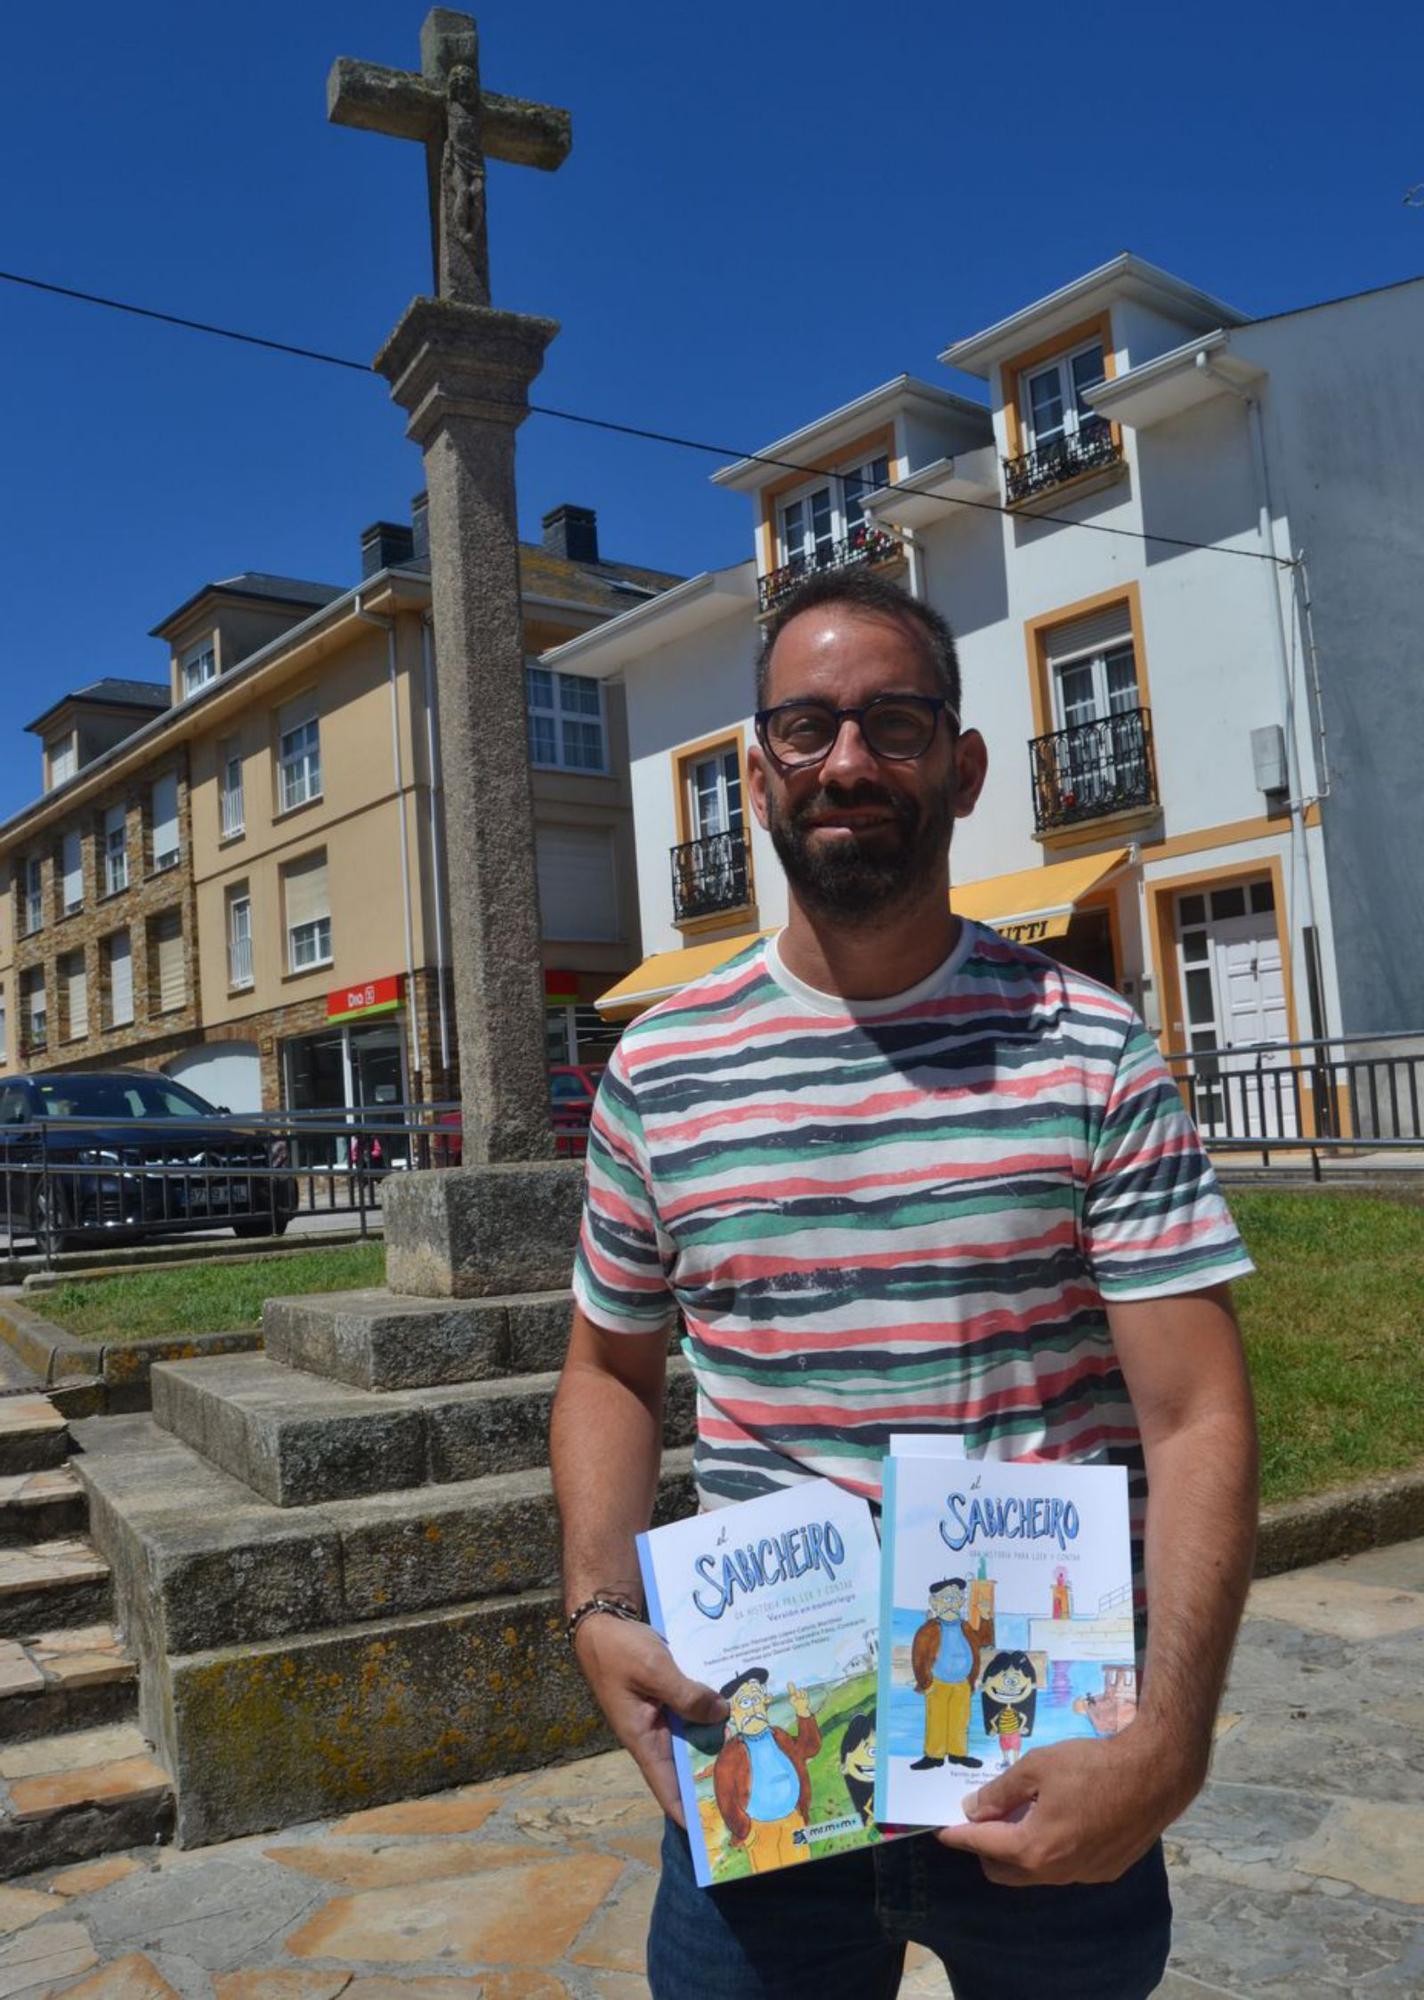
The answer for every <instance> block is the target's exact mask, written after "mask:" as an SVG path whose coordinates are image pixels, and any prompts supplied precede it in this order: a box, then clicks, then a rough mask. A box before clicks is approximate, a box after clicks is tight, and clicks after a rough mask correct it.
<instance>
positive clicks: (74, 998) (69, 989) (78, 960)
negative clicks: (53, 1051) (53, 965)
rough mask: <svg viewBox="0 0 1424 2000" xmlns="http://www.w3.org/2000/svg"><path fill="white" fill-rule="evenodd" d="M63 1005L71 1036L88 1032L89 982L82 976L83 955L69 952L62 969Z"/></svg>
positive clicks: (77, 952) (80, 952)
mask: <svg viewBox="0 0 1424 2000" xmlns="http://www.w3.org/2000/svg"><path fill="white" fill-rule="evenodd" d="M64 1005H65V1012H66V1013H67V1015H68V1016H69V1032H70V1034H71V1035H87V1034H88V1032H89V982H88V980H87V979H86V978H85V976H84V954H83V952H82V951H76V952H71V953H70V955H69V957H68V959H67V960H66V961H65V967H64Z"/></svg>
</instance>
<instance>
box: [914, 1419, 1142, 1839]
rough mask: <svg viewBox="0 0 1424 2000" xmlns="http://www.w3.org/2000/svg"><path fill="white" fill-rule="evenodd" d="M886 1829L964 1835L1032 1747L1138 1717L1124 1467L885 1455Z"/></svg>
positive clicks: (1111, 1729) (1107, 1729) (917, 1451)
mask: <svg viewBox="0 0 1424 2000" xmlns="http://www.w3.org/2000/svg"><path fill="white" fill-rule="evenodd" d="M884 1493H885V1503H884V1520H883V1535H884V1547H883V1553H882V1567H881V1613H880V1671H879V1703H878V1714H879V1759H878V1769H877V1777H876V1795H875V1812H876V1816H877V1818H878V1819H881V1820H894V1821H898V1822H901V1823H905V1822H914V1823H917V1824H919V1825H922V1826H923V1825H933V1826H954V1825H958V1824H960V1823H961V1822H962V1821H963V1819H964V1812H963V1808H962V1805H961V1800H962V1799H963V1797H964V1794H965V1793H966V1792H970V1791H973V1790H975V1789H976V1788H977V1787H978V1786H979V1785H981V1784H984V1783H986V1782H987V1780H988V1779H990V1778H992V1777H995V1776H997V1775H998V1773H999V1772H1000V1771H1004V1770H1007V1769H1008V1768H1009V1766H1010V1765H1011V1764H1013V1763H1015V1762H1016V1761H1017V1760H1018V1758H1019V1757H1021V1756H1022V1755H1023V1754H1024V1753H1025V1752H1026V1751H1027V1750H1030V1749H1033V1748H1037V1747H1040V1746H1042V1745H1044V1744H1049V1743H1060V1742H1063V1741H1065V1740H1066V1739H1068V1738H1070V1737H1075V1736H1111V1735H1115V1734H1116V1733H1117V1731H1118V1730H1119V1729H1122V1728H1124V1727H1125V1726H1126V1725H1127V1723H1129V1722H1130V1721H1131V1720H1132V1718H1133V1716H1134V1714H1135V1713H1136V1706H1137V1672H1136V1658H1135V1652H1134V1645H1133V1623H1132V1558H1131V1549H1130V1545H1129V1540H1128V1511H1127V1474H1126V1472H1124V1471H1123V1469H1122V1468H1121V1467H1120V1466H1096V1465H1095V1466H1082V1465H1063V1464H1056V1463H1054V1464H1014V1463H1012V1462H1009V1461H1003V1460H988V1459H963V1458H948V1457H945V1456H942V1455H941V1456H929V1455H926V1454H925V1453H924V1452H923V1450H922V1448H921V1447H919V1446H918V1445H916V1446H915V1447H914V1448H913V1455H912V1456H910V1455H907V1456H904V1457H898V1456H897V1457H893V1458H889V1459H887V1460H886V1461H885V1486H884Z"/></svg>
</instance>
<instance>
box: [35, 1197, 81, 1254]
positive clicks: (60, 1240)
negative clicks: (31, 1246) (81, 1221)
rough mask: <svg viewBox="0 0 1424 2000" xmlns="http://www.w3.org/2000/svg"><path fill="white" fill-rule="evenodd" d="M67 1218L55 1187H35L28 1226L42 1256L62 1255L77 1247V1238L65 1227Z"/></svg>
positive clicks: (62, 1198) (62, 1201) (62, 1202)
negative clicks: (32, 1207)
mask: <svg viewBox="0 0 1424 2000" xmlns="http://www.w3.org/2000/svg"><path fill="white" fill-rule="evenodd" d="M67 1220H68V1212H67V1210H66V1208H65V1205H64V1197H63V1195H62V1194H60V1193H59V1192H58V1190H57V1189H52V1188H48V1187H44V1186H43V1185H41V1186H40V1187H37V1188H36V1189H35V1201H34V1209H33V1212H32V1214H31V1218H30V1228H31V1230H32V1232H33V1234H34V1239H35V1248H36V1249H37V1250H38V1251H39V1253H40V1255H41V1256H42V1257H62V1256H63V1255H64V1253H65V1251H66V1250H73V1249H75V1248H77V1246H78V1241H79V1239H78V1237H77V1236H75V1234H74V1232H73V1231H72V1230H70V1229H67V1228H66V1227H65V1224H66V1222H67Z"/></svg>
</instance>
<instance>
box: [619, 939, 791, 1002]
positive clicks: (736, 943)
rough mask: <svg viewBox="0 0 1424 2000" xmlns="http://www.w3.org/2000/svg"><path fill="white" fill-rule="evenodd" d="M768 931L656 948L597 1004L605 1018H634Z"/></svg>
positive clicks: (725, 960)
mask: <svg viewBox="0 0 1424 2000" xmlns="http://www.w3.org/2000/svg"><path fill="white" fill-rule="evenodd" d="M765 935H766V933H765V932H764V931H746V932H744V933H743V934H742V936H740V937H724V938H714V939H713V940H712V941H711V942H710V943H708V944H690V945H685V946H684V947H683V949H682V950H681V951H655V952H654V953H653V954H652V956H651V958H645V959H644V960H643V963H642V964H641V965H640V966H639V967H638V969H637V971H636V972H630V973H629V974H628V976H627V978H626V979H620V980H619V982H618V984H617V985H616V986H610V987H609V989H608V991H607V992H606V993H600V994H599V996H598V999H597V1001H596V1002H595V1003H594V1004H595V1005H596V1006H597V1008H598V1011H599V1013H600V1014H601V1015H602V1016H603V1018H604V1020H605V1021H628V1020H631V1019H632V1017H633V1016H634V1015H635V1014H641V1013H642V1011H643V1009H644V1008H645V1007H651V1006H652V1004H653V1002H654V1001H655V1000H666V999H667V997H668V995H669V994H670V993H680V992H681V991H682V989H683V987H684V986H690V985H691V984H692V982H693V980H694V979H700V978H701V977H702V975H703V973H704V972H715V971H716V970H717V967H718V966H719V965H725V964H726V963H727V961H728V959H730V958H735V957H736V956H737V953H738V952H740V951H745V950H746V948H747V946H748V945H749V944H755V943H756V941H757V939H758V938H759V937H764V936H765Z"/></svg>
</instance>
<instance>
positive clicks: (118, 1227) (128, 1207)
mask: <svg viewBox="0 0 1424 2000" xmlns="http://www.w3.org/2000/svg"><path fill="white" fill-rule="evenodd" d="M229 1121H230V1114H229V1113H228V1112H227V1110H226V1108H225V1107H224V1106H221V1105H214V1104H209V1103H208V1101H207V1099H206V1098H202V1097H199V1096H198V1094H197V1092H196V1091H193V1090H189V1089H188V1087H187V1086H186V1084H181V1083H175V1082H174V1081H173V1079H172V1078H171V1077H166V1076H160V1075H157V1074H155V1073H154V1072H153V1071H151V1070H76V1071H74V1072H73V1073H71V1074H65V1073H63V1072H55V1073H53V1074H46V1075H43V1076H17V1077H10V1078H8V1079H7V1080H6V1082H5V1083H4V1084H3V1086H0V1205H3V1209H4V1213H5V1217H6V1220H7V1222H8V1223H9V1226H10V1230H11V1234H12V1235H13V1234H15V1233H23V1234H28V1235H31V1236H33V1237H34V1239H35V1241H36V1243H37V1244H39V1245H40V1247H41V1248H42V1249H47V1250H49V1251H51V1252H55V1251H61V1250H67V1249H72V1248H75V1247H77V1246H78V1245H80V1244H82V1243H86V1242H93V1241H94V1240H96V1239H98V1238H113V1237H119V1236H123V1237H132V1236H154V1235H162V1234H165V1233H166V1232H168V1231H170V1230H185V1229H211V1228H213V1227H215V1226H221V1225H223V1224H228V1225H229V1226H230V1227H231V1228H232V1229H233V1231H234V1232H235V1234H237V1235H238V1236H280V1235H281V1234H282V1233H283V1231H284V1230H285V1229H286V1227H287V1224H288V1223H289V1222H290V1221H291V1219H292V1217H293V1215H294V1214H295V1213H296V1209H297V1183H296V1180H295V1178H294V1177H292V1176H290V1175H287V1174H283V1173H282V1172H281V1171H280V1169H281V1168H283V1167H285V1166H286V1165H287V1150H286V1142H285V1140H282V1139H280V1138H269V1137H268V1136H267V1134H266V1133H264V1132H263V1131H262V1130H261V1129H260V1128H255V1127H254V1128H251V1129H248V1130H245V1131H244V1130H243V1129H242V1127H241V1125H240V1123H238V1122H229ZM274 1169H276V1170H277V1171H275V1172H274V1171H273V1170H274Z"/></svg>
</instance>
